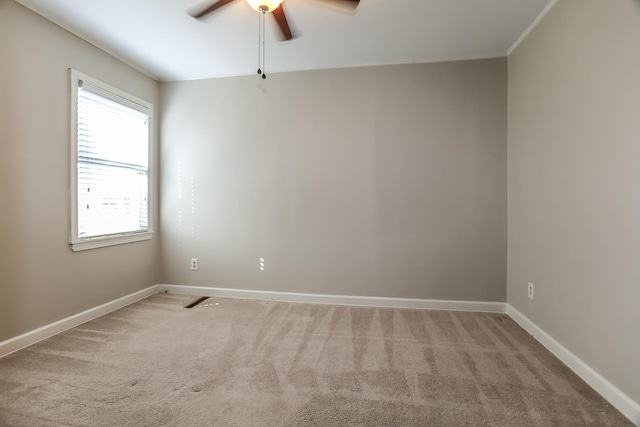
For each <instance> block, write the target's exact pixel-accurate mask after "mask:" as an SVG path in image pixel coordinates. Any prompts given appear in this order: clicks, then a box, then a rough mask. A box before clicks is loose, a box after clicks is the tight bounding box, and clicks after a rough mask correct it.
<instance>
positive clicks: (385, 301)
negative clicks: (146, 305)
mask: <svg viewBox="0 0 640 427" xmlns="http://www.w3.org/2000/svg"><path fill="white" fill-rule="evenodd" d="M158 292H171V293H177V294H185V295H199V296H207V297H226V298H243V299H257V300H273V301H283V302H302V303H314V304H335V305H351V306H362V307H393V308H418V309H428V310H449V311H479V312H488V313H505V312H506V303H504V302H485V301H448V300H431V299H413V298H385V297H360V296H349V295H324V294H304V293H293V292H274V291H257V290H245V289H228V288H210V287H199V286H182V285H158Z"/></svg>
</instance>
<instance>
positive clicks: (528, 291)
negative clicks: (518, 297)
mask: <svg viewBox="0 0 640 427" xmlns="http://www.w3.org/2000/svg"><path fill="white" fill-rule="evenodd" d="M527 296H528V297H529V299H533V283H531V282H529V285H528V286H527Z"/></svg>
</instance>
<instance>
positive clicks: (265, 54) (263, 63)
mask: <svg viewBox="0 0 640 427" xmlns="http://www.w3.org/2000/svg"><path fill="white" fill-rule="evenodd" d="M265 15H266V13H265V12H262V78H263V79H266V78H267V75H266V74H265V73H264V72H265V62H266V60H265V57H266V56H267V51H266V49H265V48H264V27H265V22H264V19H265Z"/></svg>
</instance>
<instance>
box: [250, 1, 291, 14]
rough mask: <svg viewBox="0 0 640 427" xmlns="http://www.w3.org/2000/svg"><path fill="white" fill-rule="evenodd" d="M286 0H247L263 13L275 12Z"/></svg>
mask: <svg viewBox="0 0 640 427" xmlns="http://www.w3.org/2000/svg"><path fill="white" fill-rule="evenodd" d="M283 1H284V0H247V3H249V6H251V7H252V8H254V9H255V10H257V11H258V12H262V13H269V12H273V11H274V10H275V9H276V8H277V7H278V6H280V3H282V2H283Z"/></svg>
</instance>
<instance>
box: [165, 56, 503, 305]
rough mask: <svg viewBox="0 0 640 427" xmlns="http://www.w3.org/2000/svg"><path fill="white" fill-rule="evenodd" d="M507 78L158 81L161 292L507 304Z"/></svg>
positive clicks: (439, 73)
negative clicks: (201, 289)
mask: <svg viewBox="0 0 640 427" xmlns="http://www.w3.org/2000/svg"><path fill="white" fill-rule="evenodd" d="M506 72H507V67H506V59H504V58H502V59H493V60H481V61H464V62H455V63H440V64H422V65H402V66H388V67H374V68H358V69H342V70H327V71H313V72H296V73H286V74H274V75H271V76H269V77H268V79H267V80H266V81H263V80H261V79H259V78H258V76H255V77H253V76H251V77H238V78H228V79H213V80H201V81H190V82H174V83H163V84H162V109H163V112H164V115H163V121H162V153H161V159H162V160H161V162H162V164H161V171H162V189H161V193H162V230H163V235H162V252H163V268H164V272H163V278H164V280H165V281H166V282H168V283H174V284H184V285H202V286H215V287H229V288H241V289H258V290H275V291H287V292H309V293H321V294H338V295H361V296H383V297H407V298H436V299H452V300H475V301H505V298H506V295H505V289H506V286H505V283H506V212H507V210H506V194H507V191H506V161H507V158H506V154H507V150H506V144H507V139H506V138H507V122H506V120H507V115H506V112H507V106H506V101H507V93H506V90H507V76H506ZM192 257H196V258H199V260H200V270H199V271H197V272H192V271H190V270H189V259H190V258H192ZM260 257H263V258H264V259H265V260H266V267H265V271H264V272H261V271H260V270H259V268H258V259H259V258H260Z"/></svg>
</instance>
